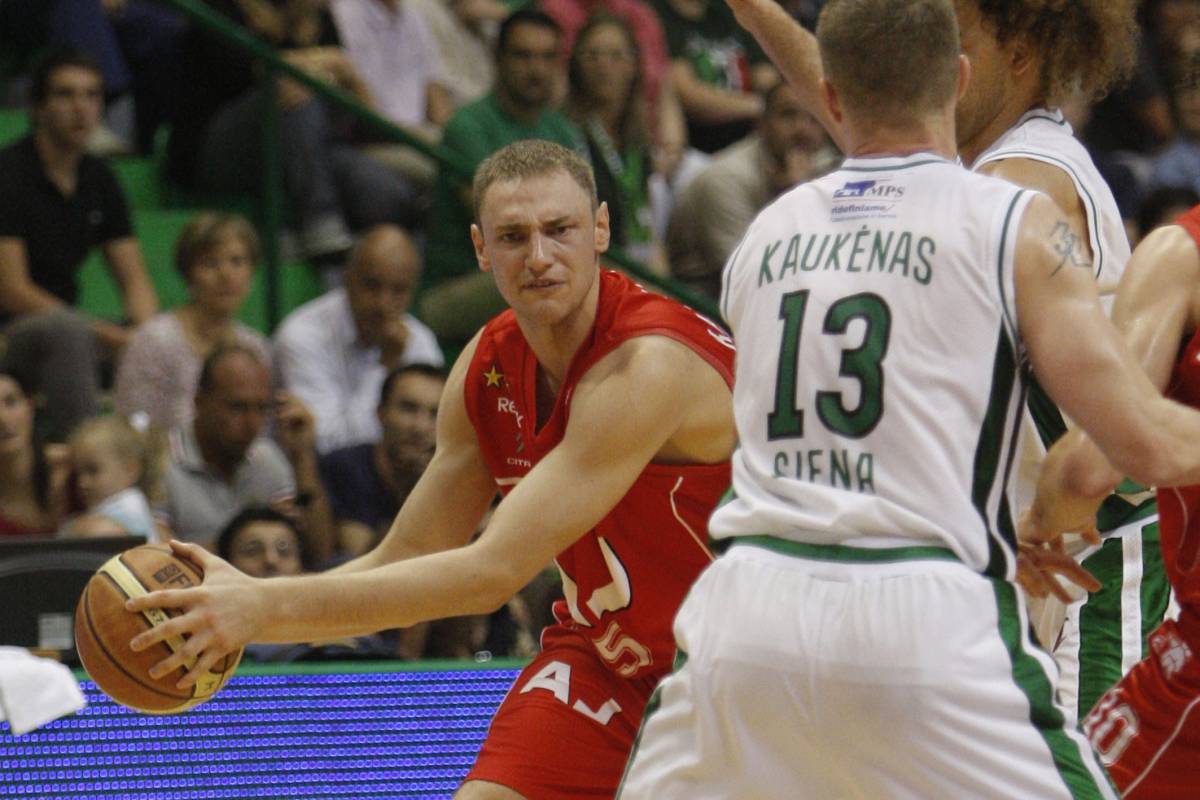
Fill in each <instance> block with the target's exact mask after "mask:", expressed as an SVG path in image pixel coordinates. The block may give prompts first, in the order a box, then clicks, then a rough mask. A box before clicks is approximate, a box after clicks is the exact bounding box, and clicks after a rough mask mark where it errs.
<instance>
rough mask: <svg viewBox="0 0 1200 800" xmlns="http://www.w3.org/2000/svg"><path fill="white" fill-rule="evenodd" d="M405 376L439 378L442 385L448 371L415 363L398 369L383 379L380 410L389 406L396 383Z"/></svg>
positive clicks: (380, 392)
mask: <svg viewBox="0 0 1200 800" xmlns="http://www.w3.org/2000/svg"><path fill="white" fill-rule="evenodd" d="M405 375H424V376H425V377H427V378H437V379H438V380H440V381H441V382H442V383H445V382H446V370H444V369H442V368H441V367H435V366H434V365H433V364H425V363H422V362H414V363H412V364H404V365H403V366H399V367H396V368H395V369H394V370H392V371H391V372H389V373H388V375H387V377H386V378H384V379H383V386H382V387H381V388H380V390H379V407H380V408H382V407H383V406H384V405H386V404H387V399H388V397H389V396H390V395H391V393H392V387H393V386H395V385H396V381H398V380H400V378H402V377H404V376H405Z"/></svg>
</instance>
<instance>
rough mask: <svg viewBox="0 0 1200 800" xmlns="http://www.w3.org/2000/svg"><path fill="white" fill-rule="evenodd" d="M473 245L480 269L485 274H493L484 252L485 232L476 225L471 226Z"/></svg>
mask: <svg viewBox="0 0 1200 800" xmlns="http://www.w3.org/2000/svg"><path fill="white" fill-rule="evenodd" d="M471 244H473V245H474V246H475V260H476V261H478V262H479V269H480V270H481V271H483V272H491V271H492V265H491V262H489V261H488V257H487V255H486V254H485V253H484V252H483V231H481V230H480V229H479V226H478V225H476V224H474V223H472V224H471Z"/></svg>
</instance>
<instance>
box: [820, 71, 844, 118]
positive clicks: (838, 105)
mask: <svg viewBox="0 0 1200 800" xmlns="http://www.w3.org/2000/svg"><path fill="white" fill-rule="evenodd" d="M821 105H823V106H825V110H826V111H827V112H829V117H830V118H831V119H832V120H833V121H834V122H836V123H838V124H839V125H840V124H841V122H842V101H841V99H840V98H838V94H837V89H835V88H833V84H832V83H830V82H829V79H828V78H821Z"/></svg>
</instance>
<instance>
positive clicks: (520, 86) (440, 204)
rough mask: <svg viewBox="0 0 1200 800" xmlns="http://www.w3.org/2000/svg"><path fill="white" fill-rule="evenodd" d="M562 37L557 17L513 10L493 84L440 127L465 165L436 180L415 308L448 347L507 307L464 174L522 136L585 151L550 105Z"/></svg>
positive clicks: (447, 143)
mask: <svg viewBox="0 0 1200 800" xmlns="http://www.w3.org/2000/svg"><path fill="white" fill-rule="evenodd" d="M561 39H562V37H561V36H560V34H559V30H558V25H557V24H556V23H555V22H554V20H552V19H551V18H550V17H548V16H546V15H545V14H543V13H542V12H540V11H530V10H521V11H516V12H513V14H512V15H511V16H510V17H508V19H506V20H505V21H504V24H503V25H501V26H500V36H499V39H498V41H497V44H496V86H495V88H494V89H493V90H492V92H491V94H488V95H487V96H486V97H484V98H483V99H481V100H478V101H476V102H474V103H471V104H470V105H468V106H464V107H463V108H460V109H459V110H458V111H457V112H456V113H455V115H454V116H453V117H452V118H451V119H450V122H449V123H448V124H447V125H446V130H445V132H444V133H443V136H442V145H443V146H444V147H445V148H446V149H447V150H448V151H450V152H451V153H452V154H454V155H455V157H456V158H457V160H458V162H459V163H460V165H461V167H462V168H463V169H464V170H465V171H464V172H462V174H461V175H460V174H457V173H455V172H454V171H452V170H449V169H447V168H444V167H443V168H442V169H441V170H440V171H439V172H438V178H437V182H436V183H435V184H434V188H433V204H432V207H431V208H430V220H429V237H428V246H427V248H426V255H425V262H426V274H425V278H424V280H423V282H422V289H423V290H422V295H421V305H420V315H421V319H423V320H425V321H426V322H427V323H429V326H430V327H431V328H432V329H433V331H434V333H435V334H437V337H438V340H439V341H441V342H442V344H443V345H445V346H446V347H450V348H454V349H457V348H460V347H462V345H463V344H465V343H466V342H467V341H468V340H469V339H470V338H471V337H472V336H473V335H474V334H475V331H476V330H478V329H479V327H480V326H481V325H483V323H485V322H486V321H487V320H489V319H491V318H492V317H493V316H495V315H496V314H497V313H499V312H500V311H501V310H503V309H504V308H505V304H504V300H503V299H502V298H501V297H500V292H499V291H497V290H496V284H495V281H493V280H492V279H491V276H489V275H486V274H484V273H481V272H480V271H479V265H478V263H477V262H476V260H475V249H474V247H473V246H472V244H471V234H470V228H471V221H472V219H473V218H474V212H473V209H472V200H471V187H470V186H469V185H468V183H467V182H468V181H469V180H470V177H469V176H471V175H472V174H473V173H474V172H475V169H476V168H477V167H478V166H479V164H480V163H482V162H483V160H484V159H485V158H487V157H488V156H489V155H491V154H492V153H494V152H496V151H497V150H499V149H500V148H501V147H504V146H505V145H507V144H511V143H512V142H515V141H518V140H521V139H549V140H550V141H554V142H558V143H559V144H562V145H566V146H567V147H572V148H575V149H576V150H579V151H580V152H583V151H584V147H585V145H584V143H583V141H582V139H581V137H580V134H579V131H578V130H577V129H576V128H575V126H574V125H572V124H571V122H570V120H568V119H567V118H566V117H565V116H564V115H563V114H561V113H560V112H558V111H556V110H555V109H554V108H553V107H552V105H551V103H552V101H553V99H554V89H555V87H556V86H559V85H561V84H562V82H563V75H562V66H561V64H560V62H559V47H560V46H561Z"/></svg>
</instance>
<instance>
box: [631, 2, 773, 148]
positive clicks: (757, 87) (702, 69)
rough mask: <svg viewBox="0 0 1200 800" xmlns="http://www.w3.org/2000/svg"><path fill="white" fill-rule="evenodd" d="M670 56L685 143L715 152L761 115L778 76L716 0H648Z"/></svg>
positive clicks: (722, 3)
mask: <svg viewBox="0 0 1200 800" xmlns="http://www.w3.org/2000/svg"><path fill="white" fill-rule="evenodd" d="M654 8H655V10H656V11H657V12H658V17H659V19H660V20H661V21H662V26H663V30H664V31H665V32H666V36H667V49H668V51H669V52H670V56H671V83H672V85H673V86H674V88H675V92H676V94H678V96H679V102H680V104H681V105H682V106H683V113H684V115H685V116H686V118H687V131H688V136H687V138H688V143H689V144H690V145H691V146H692V147H694V148H696V149H697V150H700V151H701V152H704V153H715V152H717V151H718V150H720V149H722V148H724V147H727V146H729V145H731V144H733V143H734V142H736V141H737V140H738V139H741V138H743V137H744V136H746V135H747V134H749V133H750V131H751V130H752V129H753V128H754V123H755V121H756V120H757V119H758V118H759V117H760V116H761V115H762V111H763V102H762V95H760V94H759V93H758V92H759V91H763V90H765V89H766V88H767V87H769V86H770V85H771V84H772V83H774V82H775V81H776V80H777V79H778V76H777V74H776V73H775V68H774V67H772V66H771V63H770V62H769V61H768V60H767V57H766V55H765V54H764V53H763V51H762V50H761V49H760V48H759V46H758V44H757V43H756V42H755V41H754V38H753V37H751V36H750V34H749V33H747V32H746V31H744V30H743V29H742V28H741V27H739V26H738V24H737V22H736V21H735V20H734V18H733V14H732V12H730V10H729V8H728V7H727V6H726V5H725V3H724V2H721V0H654Z"/></svg>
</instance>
